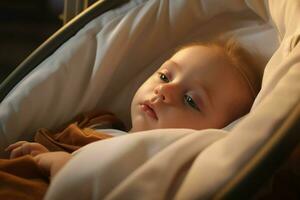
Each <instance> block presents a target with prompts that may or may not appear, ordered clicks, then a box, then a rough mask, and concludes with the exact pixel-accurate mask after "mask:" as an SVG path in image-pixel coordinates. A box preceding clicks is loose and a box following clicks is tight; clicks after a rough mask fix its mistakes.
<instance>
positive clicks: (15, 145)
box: [5, 141, 27, 151]
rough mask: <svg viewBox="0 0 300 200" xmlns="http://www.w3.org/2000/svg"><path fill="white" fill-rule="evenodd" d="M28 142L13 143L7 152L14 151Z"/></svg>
mask: <svg viewBox="0 0 300 200" xmlns="http://www.w3.org/2000/svg"><path fill="white" fill-rule="evenodd" d="M26 142H27V141H18V142H16V143H13V144H11V145H9V146H8V147H6V149H5V151H12V150H13V149H15V148H17V147H20V146H22V145H23V144H24V143H26Z"/></svg>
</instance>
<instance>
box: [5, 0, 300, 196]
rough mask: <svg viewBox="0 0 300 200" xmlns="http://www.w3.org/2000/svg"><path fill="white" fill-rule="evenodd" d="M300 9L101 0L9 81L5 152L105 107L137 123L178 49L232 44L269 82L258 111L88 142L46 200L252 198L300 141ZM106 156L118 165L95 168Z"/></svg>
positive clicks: (246, 2)
mask: <svg viewBox="0 0 300 200" xmlns="http://www.w3.org/2000/svg"><path fill="white" fill-rule="evenodd" d="M299 10H300V2H299V1H293V0H285V1H276V0H265V1H259V0H226V1H220V0H185V1H184V0H130V1H129V0H106V1H99V2H97V3H95V4H93V5H92V6H90V7H89V8H88V9H87V10H86V11H84V12H83V13H81V14H80V15H78V16H76V17H75V18H74V19H72V20H71V21H70V22H68V23H67V24H66V25H65V26H64V27H63V28H61V29H60V30H59V31H57V32H56V33H55V34H54V35H53V36H51V37H50V38H49V39H48V40H47V41H45V43H44V44H42V45H41V46H40V47H39V48H38V49H37V50H36V51H34V52H33V53H32V54H31V55H30V56H29V57H28V58H27V59H26V60H25V61H24V62H23V63H21V65H20V66H19V67H18V68H17V69H16V70H15V71H14V72H13V73H12V74H11V75H10V76H9V77H8V78H7V79H6V80H5V81H4V82H3V83H2V84H1V86H0V100H1V104H0V127H1V129H0V147H1V154H0V155H1V157H5V156H6V155H5V153H4V152H3V149H4V148H5V147H6V146H7V145H8V144H10V143H13V142H15V141H17V140H29V141H30V140H32V138H33V134H34V133H35V131H36V130H37V129H38V128H41V127H45V128H49V129H55V128H56V127H57V126H58V125H61V124H63V123H65V122H66V121H68V120H70V119H71V118H73V117H74V116H76V115H77V114H79V113H82V112H85V111H90V110H94V109H98V108H106V109H108V110H111V111H112V112H114V113H116V114H117V115H118V116H120V118H121V119H123V121H125V122H126V123H127V124H129V123H130V121H129V120H128V119H130V117H129V113H130V101H131V98H132V96H133V94H134V92H135V90H136V89H137V88H138V86H139V85H140V84H141V83H142V82H143V81H144V80H145V79H146V78H147V77H148V76H149V75H150V74H152V73H153V72H154V71H155V70H156V69H157V67H158V66H160V64H162V62H163V61H164V60H165V59H166V58H167V57H168V56H170V55H171V53H172V50H173V49H175V48H177V47H178V46H180V45H182V44H184V43H186V42H189V41H193V40H195V39H201V40H203V41H205V40H209V39H210V38H213V37H215V36H217V35H219V34H228V35H234V36H235V37H236V38H237V39H238V41H239V42H240V43H241V44H242V45H243V46H244V47H245V48H247V49H249V50H250V51H251V53H252V54H253V55H255V57H256V59H255V62H256V64H257V66H259V67H260V69H261V71H262V72H263V73H264V76H263V84H262V89H261V91H260V93H259V94H258V96H257V97H256V99H255V102H254V104H253V106H252V109H251V111H250V113H249V114H247V115H246V116H245V117H243V118H241V119H238V120H236V121H235V122H233V123H232V124H230V125H229V126H228V127H225V128H224V129H220V130H219V129H208V130H201V131H197V130H190V129H165V130H160V129H159V130H151V131H145V132H142V133H141V134H137V135H135V134H133V135H126V136H122V137H119V138H114V139H112V140H106V141H104V142H100V143H98V142H96V143H93V144H91V145H88V146H87V147H85V148H83V149H82V150H81V151H79V153H78V154H76V156H75V157H74V159H72V160H71V161H70V162H69V163H68V164H67V165H66V166H65V167H64V168H63V170H62V171H61V172H60V173H59V174H58V175H57V177H55V179H54V180H53V181H52V183H51V185H50V187H49V190H48V192H47V194H46V196H45V199H65V197H68V198H70V199H253V198H255V197H257V195H259V193H260V190H261V189H262V188H263V186H264V185H265V184H266V183H267V182H268V181H269V180H270V178H271V177H272V175H273V174H274V172H275V171H276V170H277V169H278V168H279V167H280V166H281V165H282V164H283V163H284V162H285V161H286V159H287V158H288V156H289V155H290V154H291V152H293V150H294V149H295V148H296V147H297V145H298V144H299V141H300V138H299V136H298V133H299V130H300V127H299V125H300V121H299V116H300V104H299V102H300V62H299V58H300V46H299V38H300V35H299V34H300V26H299V25H298V24H297V20H296V19H299V17H300V16H299V15H300V12H299ZM162 141H164V142H162ZM133 149H136V151H137V152H146V153H145V154H138V153H137V154H130V152H132V150H133ZM99 151H100V152H101V151H107V152H110V156H107V157H105V158H103V159H102V160H101V161H97V155H95V153H94V152H99ZM178 152H180V156H179V155H178V154H179V153H178ZM191 159H192V162H191ZM83 162H87V163H93V166H82V165H81V163H83ZM120 166H122V167H120ZM123 166H126V167H124V168H123ZM170 166H172V168H170ZM184 166H187V168H185V172H184V173H182V174H181V171H182V168H183V167H184ZM120 168H122V169H120ZM78 171H80V173H78ZM74 172H76V175H74ZM112 174H113V176H114V178H111V177H110V176H112ZM178 174H179V175H180V176H179V175H178ZM66 177H68V178H66ZM178 177H179V178H178ZM177 178H178V179H177ZM82 185H89V186H90V187H82Z"/></svg>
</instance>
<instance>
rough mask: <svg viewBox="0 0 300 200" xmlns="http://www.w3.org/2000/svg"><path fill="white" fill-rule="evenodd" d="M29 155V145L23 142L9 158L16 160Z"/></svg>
mask: <svg viewBox="0 0 300 200" xmlns="http://www.w3.org/2000/svg"><path fill="white" fill-rule="evenodd" d="M30 153H31V144H30V143H29V142H25V143H23V144H22V145H21V146H19V147H17V148H15V149H14V150H12V151H11V153H10V158H17V157H20V156H23V155H27V154H30Z"/></svg>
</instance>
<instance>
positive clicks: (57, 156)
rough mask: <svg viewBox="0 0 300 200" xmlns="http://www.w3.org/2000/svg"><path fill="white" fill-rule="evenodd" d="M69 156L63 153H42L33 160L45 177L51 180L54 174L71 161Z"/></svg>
mask: <svg viewBox="0 0 300 200" xmlns="http://www.w3.org/2000/svg"><path fill="white" fill-rule="evenodd" d="M71 157H72V156H71V154H69V153H67V152H63V151H56V152H48V153H42V154H39V155H37V156H35V157H34V158H33V159H34V160H35V162H36V163H37V165H38V166H39V168H40V169H41V170H42V171H43V172H44V173H45V175H47V176H50V178H53V177H54V176H55V174H56V173H57V172H58V171H59V170H60V169H61V168H62V167H63V166H64V165H65V164H66V163H67V162H68V161H69V160H70V159H71Z"/></svg>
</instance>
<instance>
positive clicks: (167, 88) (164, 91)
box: [153, 83, 176, 103]
mask: <svg viewBox="0 0 300 200" xmlns="http://www.w3.org/2000/svg"><path fill="white" fill-rule="evenodd" d="M154 94H155V96H154V97H153V101H159V100H160V101H163V102H165V103H171V102H172V101H173V100H174V96H175V95H176V87H174V85H172V84H168V83H165V84H161V85H158V86H157V87H156V88H155V89H154Z"/></svg>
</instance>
